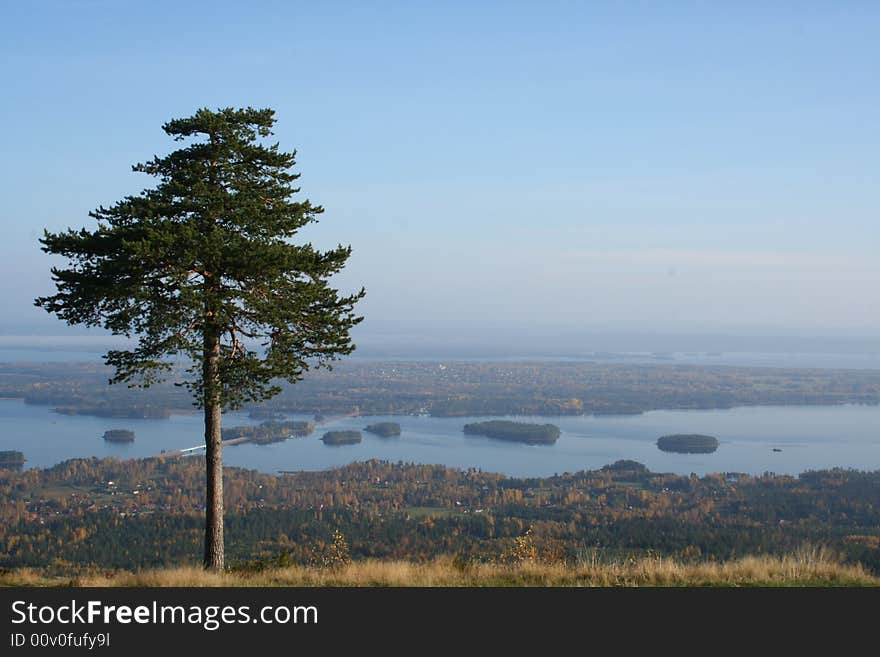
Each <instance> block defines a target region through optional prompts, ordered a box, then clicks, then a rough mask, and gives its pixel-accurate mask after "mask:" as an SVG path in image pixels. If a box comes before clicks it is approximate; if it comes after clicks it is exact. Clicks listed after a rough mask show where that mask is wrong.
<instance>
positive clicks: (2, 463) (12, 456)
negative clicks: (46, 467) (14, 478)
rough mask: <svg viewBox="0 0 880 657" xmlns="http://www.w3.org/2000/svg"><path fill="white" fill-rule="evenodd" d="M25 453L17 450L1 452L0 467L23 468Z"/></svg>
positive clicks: (8, 468)
mask: <svg viewBox="0 0 880 657" xmlns="http://www.w3.org/2000/svg"><path fill="white" fill-rule="evenodd" d="M24 462H25V458H24V453H23V452H19V451H17V450H6V451H2V452H0V469H4V470H21V469H22V467H24Z"/></svg>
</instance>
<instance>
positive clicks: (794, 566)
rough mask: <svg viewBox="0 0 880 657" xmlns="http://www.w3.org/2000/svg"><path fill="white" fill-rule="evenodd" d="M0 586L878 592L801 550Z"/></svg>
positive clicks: (17, 575)
mask: <svg viewBox="0 0 880 657" xmlns="http://www.w3.org/2000/svg"><path fill="white" fill-rule="evenodd" d="M0 586H73V587H83V586H120V587H134V586H137V587H214V586H268V587H271V586H302V587H310V586H346V587H348V586H358V587H364V586H393V587H405V586H420V587H484V586H494V587H497V586H516V587H522V586H539V587H551V586H552V587H557V586H568V587H572V586H582V587H639V586H647V587H657V586H660V587H673V586H702V587H742V586H772V587H792V586H824V587H830V586H835V587H836V586H880V578H878V577H876V576H873V575H871V574H869V573H868V572H867V571H866V570H865V569H864V568H862V567H861V566H859V565H846V564H843V563H841V562H840V561H838V560H837V559H836V558H835V557H834V556H833V555H831V554H829V553H827V552H825V551H824V550H820V549H803V550H799V551H797V552H795V553H793V554H791V555H788V556H784V557H767V556H764V557H744V558H742V559H737V560H732V561H727V562H723V563H699V564H684V563H680V562H677V561H675V560H672V559H667V558H662V557H651V558H643V559H627V560H622V561H617V562H599V561H593V562H591V561H585V562H584V563H580V564H575V565H566V564H562V563H545V562H541V561H538V560H532V559H526V560H523V561H520V562H516V563H507V564H503V563H462V562H459V561H458V560H455V559H452V558H450V557H440V558H436V559H433V560H430V561H427V562H423V563H417V562H412V561H383V560H376V559H368V560H364V561H354V562H350V563H347V564H344V565H340V566H338V567H332V568H319V567H307V566H288V567H283V568H267V569H264V570H260V571H257V572H252V573H248V572H237V573H226V574H214V573H207V572H205V571H204V570H202V569H200V568H194V567H190V568H168V569H157V570H144V571H140V572H128V571H106V572H95V573H94V574H91V575H89V574H86V575H80V576H78V577H75V578H72V579H71V578H65V577H51V576H48V575H45V574H43V573H41V571H39V570H34V569H6V570H3V571H2V572H0Z"/></svg>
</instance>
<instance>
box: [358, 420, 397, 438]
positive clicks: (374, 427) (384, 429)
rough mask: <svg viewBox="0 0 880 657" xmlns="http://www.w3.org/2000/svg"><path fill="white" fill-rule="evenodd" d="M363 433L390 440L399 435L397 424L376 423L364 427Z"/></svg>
mask: <svg viewBox="0 0 880 657" xmlns="http://www.w3.org/2000/svg"><path fill="white" fill-rule="evenodd" d="M364 431H366V432H367V433H371V434H374V435H376V436H382V437H383V438H391V437H392V436H399V435H400V425H399V424H398V423H397V422H377V423H376V424H370V425H368V426H366V427H364Z"/></svg>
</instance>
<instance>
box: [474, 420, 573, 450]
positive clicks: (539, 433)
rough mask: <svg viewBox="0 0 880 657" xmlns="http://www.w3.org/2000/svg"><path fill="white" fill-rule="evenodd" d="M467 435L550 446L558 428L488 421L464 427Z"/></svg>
mask: <svg viewBox="0 0 880 657" xmlns="http://www.w3.org/2000/svg"><path fill="white" fill-rule="evenodd" d="M464 432H465V433H466V434H469V435H475V436H486V437H488V438H495V439H497V440H509V441H512V442H517V443H528V444H530V445H550V444H553V443H555V442H556V440H557V439H558V438H559V427H557V426H556V425H555V424H529V423H528V422H511V421H510V420H489V421H487V422H474V423H471V424H466V425H464Z"/></svg>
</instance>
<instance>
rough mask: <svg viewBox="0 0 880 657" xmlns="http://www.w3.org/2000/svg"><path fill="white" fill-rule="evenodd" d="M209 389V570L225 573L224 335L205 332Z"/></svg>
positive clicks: (205, 361) (207, 478) (207, 500)
mask: <svg viewBox="0 0 880 657" xmlns="http://www.w3.org/2000/svg"><path fill="white" fill-rule="evenodd" d="M202 367H203V376H204V379H203V382H204V386H205V390H204V394H205V466H206V468H207V472H206V484H207V485H206V490H205V569H206V570H214V571H222V570H223V568H224V565H225V564H224V558H225V555H224V548H223V441H222V437H221V422H222V420H221V411H222V405H221V402H220V335H219V333H218V332H216V331H211V330H208V331H206V332H205V352H204V361H203V365H202Z"/></svg>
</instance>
